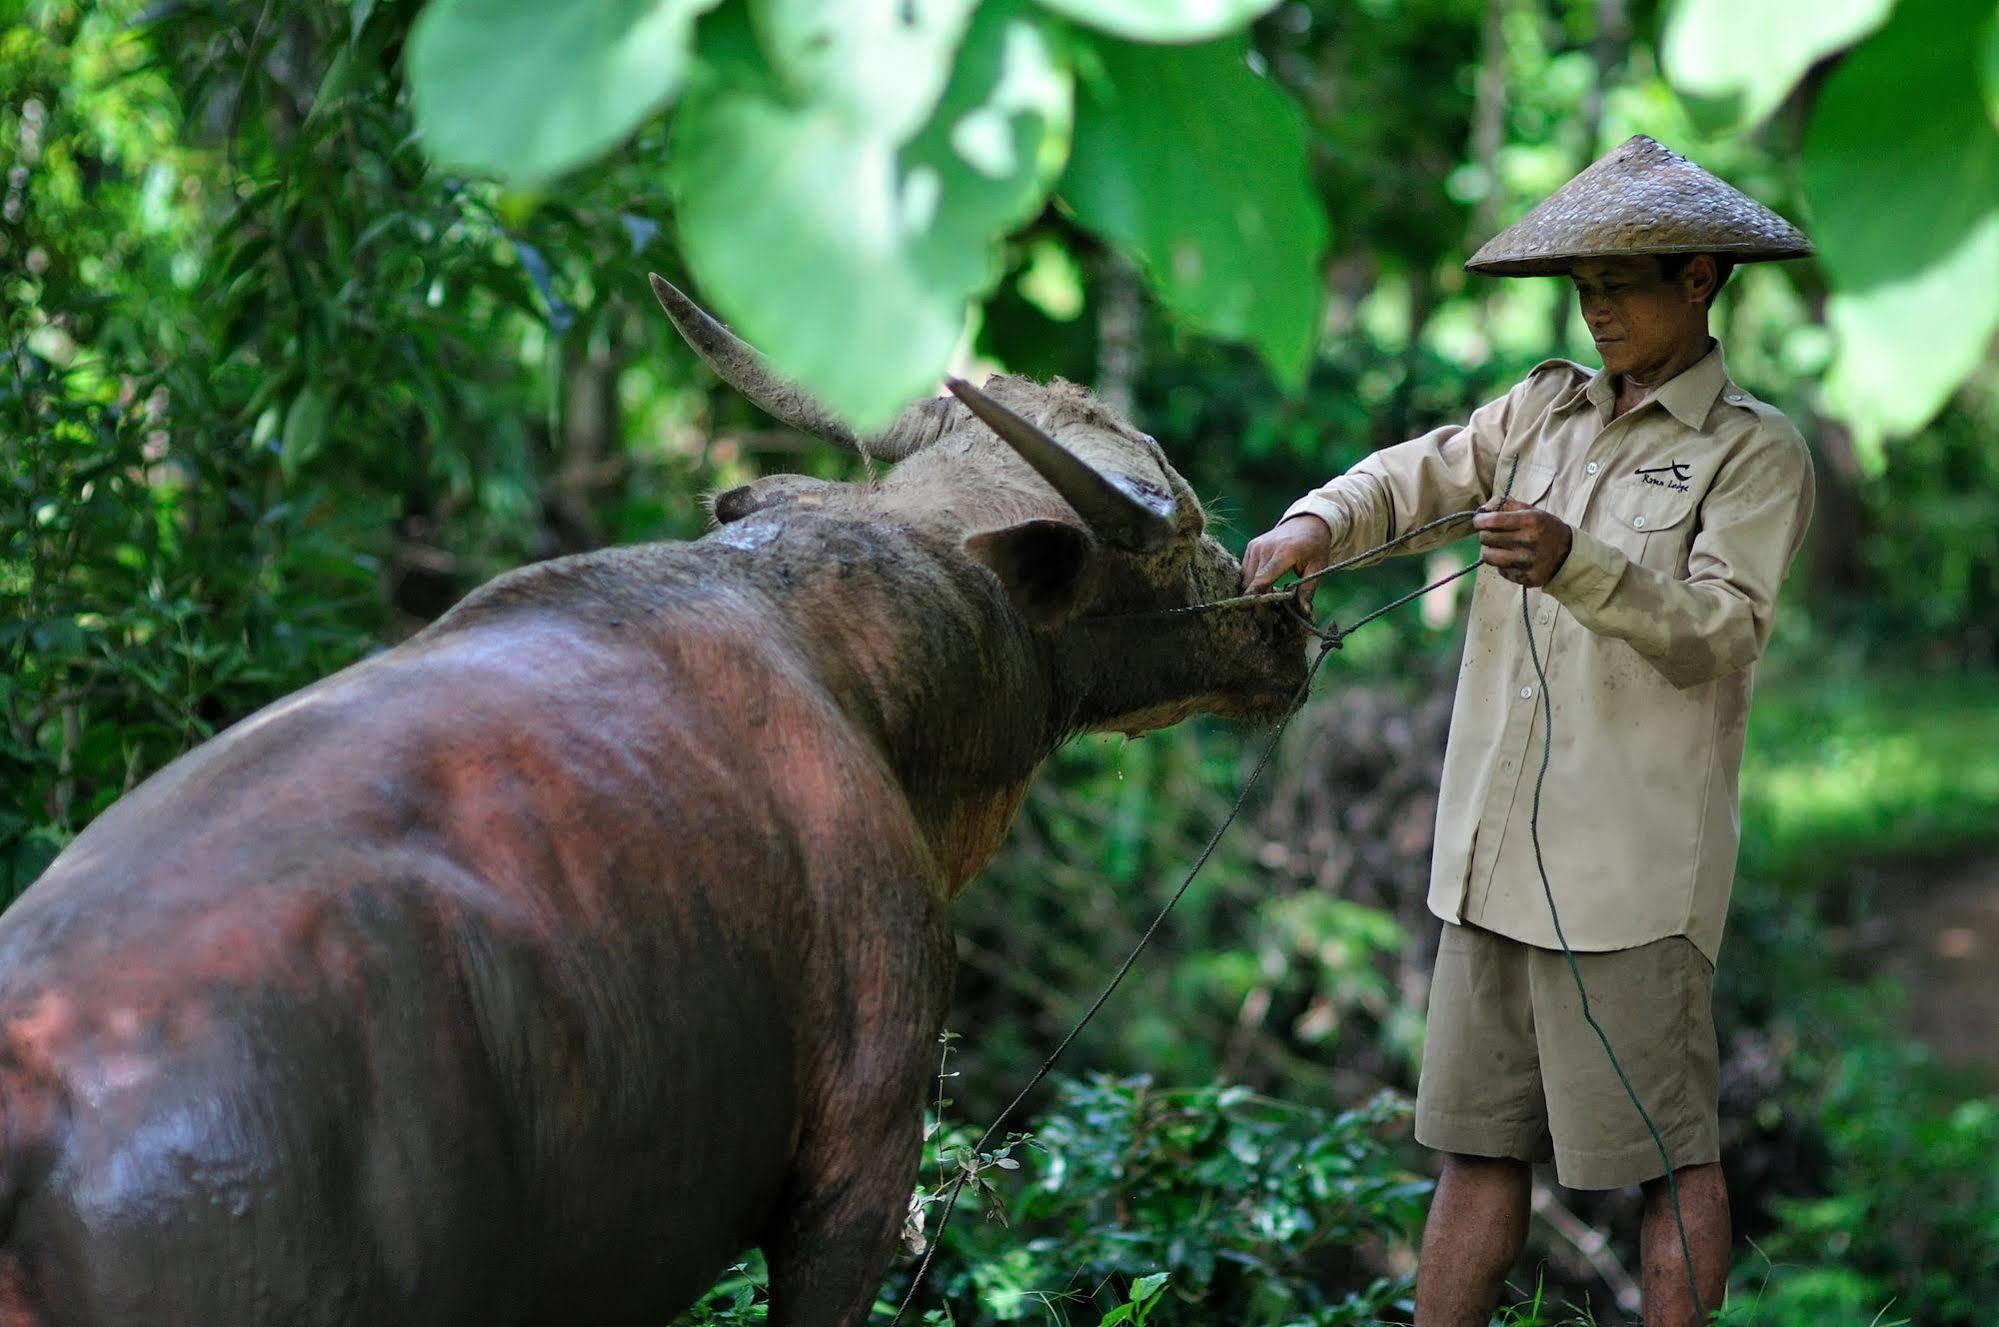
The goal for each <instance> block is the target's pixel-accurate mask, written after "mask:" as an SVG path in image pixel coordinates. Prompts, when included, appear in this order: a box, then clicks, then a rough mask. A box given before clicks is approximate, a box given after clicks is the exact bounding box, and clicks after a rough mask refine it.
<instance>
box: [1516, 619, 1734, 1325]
mask: <svg viewBox="0 0 1999 1327" xmlns="http://www.w3.org/2000/svg"><path fill="white" fill-rule="evenodd" d="M1520 625H1521V626H1523V627H1525V628H1526V629H1527V657H1528V658H1530V659H1532V660H1533V661H1534V676H1535V677H1536V678H1538V679H1539V684H1540V688H1541V717H1542V722H1543V724H1544V726H1545V727H1546V729H1547V737H1546V740H1545V741H1543V742H1542V743H1541V768H1540V770H1539V771H1538V772H1537V773H1536V774H1535V775H1534V801H1533V804H1532V806H1531V807H1530V808H1529V811H1528V815H1527V829H1528V833H1529V835H1530V837H1532V839H1533V840H1534V869H1535V870H1537V871H1539V872H1540V873H1541V893H1542V895H1543V896H1544V897H1546V898H1547V900H1548V919H1549V920H1550V921H1552V922H1553V923H1554V924H1555V938H1556V939H1557V940H1559V941H1561V942H1562V957H1564V958H1566V959H1567V960H1568V963H1569V975H1570V976H1571V977H1573V978H1575V983H1576V999H1577V1000H1579V1001H1580V1002H1581V1004H1582V1007H1583V1021H1584V1022H1586V1023H1588V1024H1589V1027H1590V1031H1592V1032H1594V1033H1596V1039H1597V1040H1598V1041H1599V1042H1601V1043H1603V1053H1604V1055H1606V1056H1607V1057H1609V1059H1610V1067H1611V1069H1612V1070H1613V1071H1615V1072H1616V1074H1617V1081H1618V1082H1619V1083H1621V1084H1623V1086H1624V1095H1625V1096H1627V1097H1630V1098H1631V1104H1632V1105H1633V1106H1634V1107H1636V1108H1637V1111H1638V1118H1639V1119H1641V1120H1643V1121H1644V1122H1645V1132H1647V1133H1649V1134H1651V1135H1652V1145H1653V1146H1654V1147H1656V1148H1658V1149H1659V1162H1660V1164H1661V1165H1663V1166H1665V1168H1666V1192H1667V1193H1668V1194H1669V1195H1670V1196H1671V1197H1672V1200H1673V1225H1674V1226H1675V1227H1676V1228H1677V1229H1678V1230H1679V1233H1680V1256H1681V1257H1682V1258H1684V1259H1685V1260H1686V1264H1687V1291H1688V1293H1690V1294H1692V1295H1693V1297H1694V1321H1696V1322H1706V1321H1707V1308H1706V1306H1705V1305H1704V1304H1702V1302H1701V1285H1700V1278H1699V1277H1697V1276H1695V1275H1694V1248H1693V1245H1692V1244H1691V1243H1689V1242H1688V1240H1687V1220H1686V1217H1685V1216H1684V1215H1682V1214H1681V1212H1680V1182H1679V1180H1678V1179H1677V1178H1675V1177H1674V1175H1673V1158H1672V1157H1671V1156H1670V1155H1669V1154H1668V1153H1667V1151H1666V1140H1665V1139H1664V1138H1662V1137H1660V1136H1659V1127H1658V1126H1657V1125H1655V1124H1654V1123H1652V1116H1651V1114H1650V1113H1649V1112H1647V1111H1646V1109H1645V1103H1644V1102H1642V1101H1640V1100H1639V1099H1638V1089H1637V1088H1634V1087H1633V1086H1631V1079H1630V1076H1629V1075H1627V1074H1626V1073H1625V1072H1624V1065H1623V1063H1622V1062H1621V1061H1619V1060H1618V1058H1617V1052H1616V1051H1614V1050H1612V1049H1611V1047H1610V1036H1609V1034H1608V1033H1606V1032H1605V1031H1604V1030H1603V1025H1602V1024H1600V1023H1598V1022H1597V1021H1596V1015H1595V1014H1593V1013H1591V1012H1590V1007H1589V992H1588V991H1586V990H1584V989H1583V971H1582V968H1581V967H1579V966H1578V965H1577V963H1576V954H1575V951H1574V950H1573V949H1570V948H1569V937H1568V936H1567V935H1565V934H1564V933H1563V931H1562V914H1561V910H1560V909H1558V908H1557V907H1556V906H1555V890H1554V886H1552V885H1550V884H1549V883H1548V863H1547V861H1546V860H1545V859H1544V858H1543V857H1542V855H1541V785H1542V783H1543V782H1545V781H1546V780H1547V777H1548V761H1549V758H1550V756H1551V755H1552V754H1553V752H1554V749H1555V703H1554V701H1553V700H1551V699H1549V696H1548V673H1547V670H1546V669H1544V668H1543V667H1542V666H1541V651H1540V648H1539V647H1538V646H1537V645H1536V644H1535V643H1534V621H1533V618H1532V617H1531V615H1530V614H1529V613H1528V610H1527V587H1526V586H1524V585H1523V586H1521V587H1520ZM1529 736H1530V737H1531V736H1532V734H1531V731H1530V733H1529Z"/></svg>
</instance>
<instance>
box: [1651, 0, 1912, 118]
mask: <svg viewBox="0 0 1999 1327" xmlns="http://www.w3.org/2000/svg"><path fill="white" fill-rule="evenodd" d="M1894 7H1895V0H1756V3H1754V4H1743V3H1742V0H1679V3H1678V4H1676V5H1674V6H1673V13H1672V17H1671V18H1670V19H1668V20H1667V23H1666V33H1665V38H1664V40H1663V41H1662V42H1661V43H1660V61H1661V63H1662V64H1663V65H1664V66H1665V71H1666V77H1667V79H1668V80H1669V81H1670V82H1671V83H1672V85H1673V86H1674V88H1675V89H1677V90H1678V91H1679V92H1681V93H1682V94H1684V95H1685V96H1687V97H1688V98H1690V99H1693V100H1694V101H1696V102H1704V103H1708V106H1707V107H1706V109H1707V110H1708V111H1709V114H1708V115H1706V116H1704V117H1703V118H1705V119H1707V120H1710V121H1712V122H1716V123H1717V124H1718V125H1721V126H1725V125H1729V124H1741V125H1744V126H1752V125H1755V124H1758V123H1760V122H1761V121H1762V120H1763V118H1764V117H1765V116H1767V115H1769V114H1770V112H1771V111H1774V110H1776V109H1777V107H1778V106H1779V105H1781V104H1782V103H1783V100H1784V98H1785V97H1786V96H1788V95H1789V94H1790V91H1791V89H1792V88H1793V87H1795V86H1796V85H1797V82H1798V80H1799V79H1800V78H1802V77H1803V76H1804V73H1805V71H1806V70H1807V69H1810V68H1811V67H1812V66H1813V65H1814V64H1816V63H1818V62H1819V61H1820V60H1823V59H1824V58H1825V57H1827V56H1828V55H1832V54H1833V53H1835V52H1837V51H1842V50H1844V49H1846V48H1847V47H1848V46H1851V45H1852V44H1853V43H1854V42H1856V41H1859V40H1860V39H1861V38H1863V37H1865V36H1866V35H1867V34H1868V33H1870V32H1873V31H1874V30H1875V29H1876V28H1878V27H1880V26H1881V23H1882V21H1883V20H1884V19H1886V18H1887V17H1888V13H1889V11H1890V10H1892V9H1893V8H1894Z"/></svg>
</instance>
